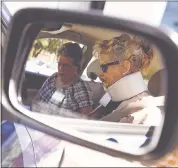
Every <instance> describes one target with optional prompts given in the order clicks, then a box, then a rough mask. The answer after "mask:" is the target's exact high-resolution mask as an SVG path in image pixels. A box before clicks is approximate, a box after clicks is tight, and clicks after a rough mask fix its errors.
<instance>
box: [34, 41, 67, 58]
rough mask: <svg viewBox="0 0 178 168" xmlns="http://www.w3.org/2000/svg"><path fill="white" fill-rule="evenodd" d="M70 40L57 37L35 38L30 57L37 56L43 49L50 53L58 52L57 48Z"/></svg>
mask: <svg viewBox="0 0 178 168" xmlns="http://www.w3.org/2000/svg"><path fill="white" fill-rule="evenodd" d="M66 42H70V41H69V40H61V39H56V38H44V39H38V40H35V41H34V43H33V46H32V49H31V52H30V57H37V56H38V55H39V54H40V53H41V52H42V51H45V52H48V53H50V54H56V51H57V49H58V48H59V47H60V46H61V45H62V44H64V43H66Z"/></svg>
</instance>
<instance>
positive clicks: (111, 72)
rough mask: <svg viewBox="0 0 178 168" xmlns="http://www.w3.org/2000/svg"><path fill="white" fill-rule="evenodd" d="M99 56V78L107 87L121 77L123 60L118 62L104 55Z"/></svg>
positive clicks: (123, 69)
mask: <svg viewBox="0 0 178 168" xmlns="http://www.w3.org/2000/svg"><path fill="white" fill-rule="evenodd" d="M100 56H101V57H100V58H101V59H99V60H100V65H101V73H100V79H101V81H102V82H103V84H104V86H105V87H106V88H107V87H109V86H111V85H112V84H113V83H115V82H116V81H118V80H119V79H121V78H122V77H123V74H124V71H125V70H126V69H125V66H124V63H123V62H121V63H119V62H117V61H113V60H111V59H109V57H108V56H106V55H100ZM103 65H104V66H105V68H102V66H103Z"/></svg>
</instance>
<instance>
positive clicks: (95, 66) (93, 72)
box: [87, 59, 101, 80]
mask: <svg viewBox="0 0 178 168" xmlns="http://www.w3.org/2000/svg"><path fill="white" fill-rule="evenodd" d="M100 73H101V70H100V63H99V60H98V59H96V60H94V61H93V62H91V63H90V65H89V66H88V68H87V76H88V78H90V79H93V80H95V78H97V77H98V76H99V74H100Z"/></svg>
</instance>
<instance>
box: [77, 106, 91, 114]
mask: <svg viewBox="0 0 178 168" xmlns="http://www.w3.org/2000/svg"><path fill="white" fill-rule="evenodd" d="M92 111H93V109H92V107H84V108H81V109H80V113H81V114H85V115H88V114H90V113H91V112H92Z"/></svg>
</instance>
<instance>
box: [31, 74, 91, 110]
mask: <svg viewBox="0 0 178 168" xmlns="http://www.w3.org/2000/svg"><path fill="white" fill-rule="evenodd" d="M57 77H58V74H57V73H54V74H53V75H52V76H50V77H49V78H48V79H47V80H46V81H45V82H44V84H43V85H42V87H41V89H40V91H39V93H38V95H37V96H36V98H35V99H34V100H33V104H32V110H33V111H34V110H35V111H37V112H39V109H41V108H43V110H44V109H46V108H48V109H49V108H50V111H51V110H52V111H53V112H52V113H57V111H58V110H57V109H56V107H57V108H58V109H59V108H60V109H68V110H71V111H76V112H77V111H79V109H81V108H85V107H92V105H93V101H92V90H91V88H90V86H89V84H88V83H87V82H86V81H83V80H81V79H79V80H78V81H77V82H76V83H75V84H73V85H71V86H69V87H67V88H61V89H60V92H61V93H62V94H63V95H64V99H63V100H62V102H60V103H58V104H55V105H54V103H53V102H51V100H52V99H51V98H52V96H53V94H54V93H55V92H56V91H57V88H56V80H57ZM39 102H40V103H41V106H43V107H38V108H37V106H39ZM47 104H48V105H47ZM49 106H50V107H49ZM40 111H41V110H40ZM45 111H46V112H45V113H48V111H47V109H46V110H45Z"/></svg>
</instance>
